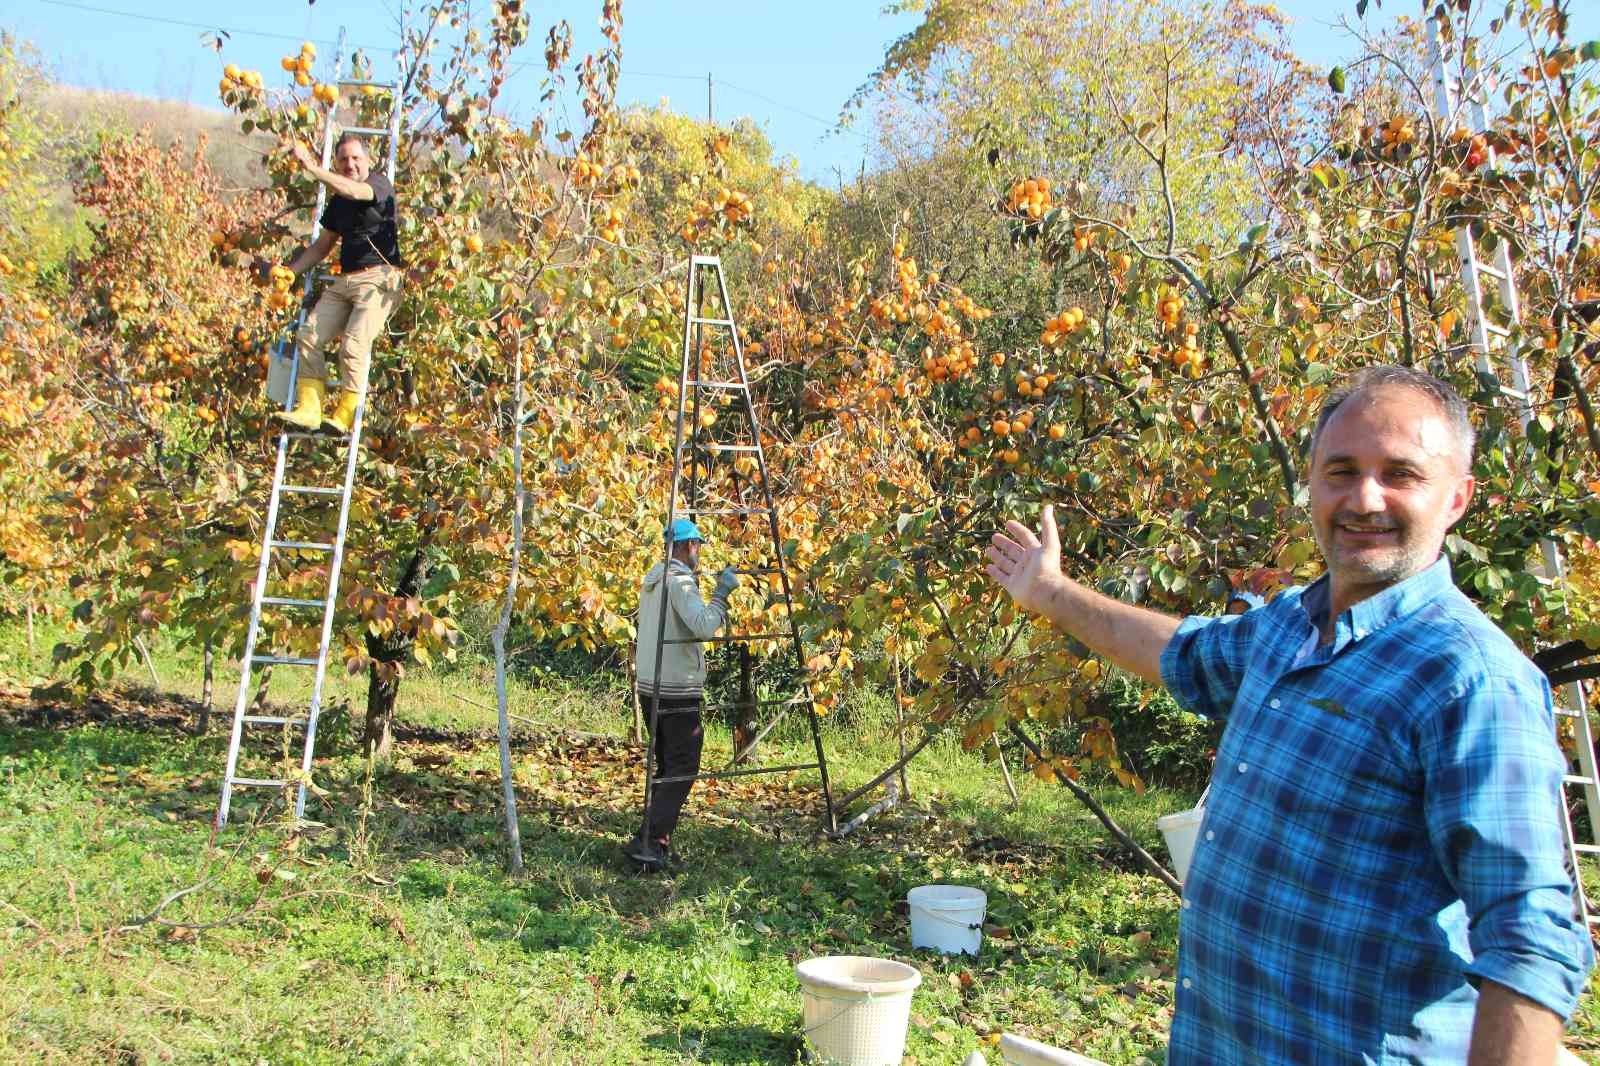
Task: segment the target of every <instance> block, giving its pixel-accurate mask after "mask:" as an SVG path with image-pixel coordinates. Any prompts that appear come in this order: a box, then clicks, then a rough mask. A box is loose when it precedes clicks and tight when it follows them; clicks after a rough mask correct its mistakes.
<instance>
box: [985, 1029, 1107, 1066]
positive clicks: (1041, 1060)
mask: <svg viewBox="0 0 1600 1066" xmlns="http://www.w3.org/2000/svg"><path fill="white" fill-rule="evenodd" d="M1000 1061H1001V1062H1003V1063H1005V1064H1006V1066H1106V1064H1105V1063H1103V1062H1101V1061H1100V1060H1099V1059H1091V1058H1089V1057H1088V1056H1087V1055H1079V1054H1078V1053H1077V1052H1075V1051H1063V1050H1062V1049H1061V1048H1058V1047H1051V1046H1050V1045H1049V1044H1041V1043H1039V1041H1037V1040H1029V1039H1028V1038H1027V1037H1025V1036H1017V1035H1015V1034H1014V1033H1004V1034H1002V1035H1001V1037H1000Z"/></svg>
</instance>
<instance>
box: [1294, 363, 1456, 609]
mask: <svg viewBox="0 0 1600 1066" xmlns="http://www.w3.org/2000/svg"><path fill="white" fill-rule="evenodd" d="M1472 488H1473V479H1472V474H1471V471H1470V470H1468V469H1467V464H1466V459H1465V456H1464V455H1463V454H1462V453H1461V448H1460V445H1459V442H1458V441H1457V440H1456V438H1455V437H1454V435H1453V434H1452V433H1451V431H1450V425H1449V423H1448V422H1447V421H1446V419H1445V416H1444V412H1443V411H1441V410H1440V409H1439V407H1438V405H1437V404H1435V403H1434V401H1433V399H1432V397H1430V396H1428V395H1426V394H1425V393H1422V392H1419V391H1417V390H1416V389H1412V388H1407V387H1405V386H1389V387H1386V388H1385V387H1380V388H1375V389H1372V390H1370V391H1367V392H1363V393H1360V394H1357V395H1355V396H1352V397H1351V398H1350V399H1348V400H1346V401H1345V402H1344V403H1343V404H1341V405H1340V406H1339V408H1338V409H1337V410H1335V411H1334V413H1333V415H1332V416H1331V417H1330V418H1329V419H1328V422H1327V424H1326V425H1324V426H1323V428H1322V433H1321V435H1320V436H1319V437H1318V439H1317V445H1316V450H1315V452H1314V453H1313V454H1312V456H1311V522H1312V526H1313V528H1314V529H1315V531H1316V536H1317V544H1318V546H1320V547H1321V549H1322V556H1323V558H1324V559H1325V560H1327V564H1328V574H1329V577H1330V581H1331V584H1332V588H1331V590H1330V592H1331V594H1332V602H1331V610H1330V613H1329V617H1330V618H1334V617H1337V616H1338V615H1339V614H1340V613H1341V612H1342V611H1343V610H1344V609H1345V608H1347V607H1349V606H1350V605H1351V604H1353V603H1357V602H1359V601H1360V600H1363V599H1366V598H1367V597H1368V596H1371V595H1373V594H1374V593H1377V592H1381V591H1383V590H1384V589H1386V588H1388V587H1389V586H1390V585H1393V584H1395V583H1397V582H1400V581H1404V580H1405V579H1406V578H1408V577H1410V576H1412V575H1413V574H1415V573H1418V572H1419V571H1422V570H1425V569H1426V568H1427V567H1428V566H1429V565H1431V564H1432V563H1433V561H1434V560H1435V559H1437V558H1438V557H1439V549H1440V548H1441V547H1442V546H1443V544H1444V536H1445V534H1446V533H1447V532H1449V530H1450V527H1451V526H1453V525H1455V524H1456V522H1457V521H1458V520H1459V519H1460V518H1461V515H1462V514H1463V513H1464V512H1465V511H1466V509H1467V504H1468V503H1469V502H1470V501H1471V499H1472Z"/></svg>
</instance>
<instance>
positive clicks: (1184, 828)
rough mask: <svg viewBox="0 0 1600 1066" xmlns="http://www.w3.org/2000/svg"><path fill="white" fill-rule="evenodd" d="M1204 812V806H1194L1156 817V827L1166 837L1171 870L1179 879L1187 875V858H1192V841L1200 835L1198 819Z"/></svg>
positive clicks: (1203, 815)
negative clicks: (1170, 856) (1192, 808)
mask: <svg viewBox="0 0 1600 1066" xmlns="http://www.w3.org/2000/svg"><path fill="white" fill-rule="evenodd" d="M1205 814H1206V809H1205V808H1204V807H1196V808H1195V809H1194V810H1192V811H1179V812H1178V813H1176V814H1166V815H1162V816H1161V817H1160V818H1157V819H1156V828H1157V829H1159V830H1161V835H1162V836H1164V837H1166V838H1167V850H1168V851H1169V852H1171V853H1172V871H1173V873H1175V874H1177V875H1178V880H1180V881H1182V880H1185V879H1186V878H1187V877H1188V876H1189V860H1190V859H1192V858H1194V842H1195V841H1196V840H1197V839H1198V838H1199V836H1200V820H1201V819H1202V818H1204V817H1205Z"/></svg>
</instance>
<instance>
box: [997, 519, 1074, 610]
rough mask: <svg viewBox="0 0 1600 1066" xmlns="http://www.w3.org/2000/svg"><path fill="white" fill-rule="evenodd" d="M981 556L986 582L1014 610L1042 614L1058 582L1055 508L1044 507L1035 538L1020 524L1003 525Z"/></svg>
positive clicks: (1058, 547)
mask: <svg viewBox="0 0 1600 1066" xmlns="http://www.w3.org/2000/svg"><path fill="white" fill-rule="evenodd" d="M985 555H986V556H987V558H988V560H989V564H988V565H987V566H985V567H984V572H985V573H986V574H988V575H989V578H990V580H992V581H993V582H994V583H995V584H997V585H999V586H1000V587H1001V588H1003V589H1005V590H1006V592H1007V593H1009V594H1010V596H1011V598H1012V599H1013V600H1015V601H1016V604H1017V606H1018V607H1021V608H1022V609H1023V610H1025V611H1033V612H1034V613H1035V614H1043V613H1045V606H1046V604H1047V603H1048V602H1049V600H1050V594H1051V590H1052V588H1053V587H1054V586H1056V585H1058V584H1059V583H1060V581H1061V538H1060V536H1059V535H1058V534H1057V533H1056V512H1055V508H1054V507H1053V506H1052V505H1050V504H1048V503H1047V504H1045V505H1044V511H1043V512H1042V513H1041V514H1040V516H1039V533H1038V535H1037V536H1035V535H1034V532H1033V530H1031V529H1029V528H1028V527H1027V526H1025V525H1023V524H1022V523H1021V522H1018V521H1015V520H1012V521H1010V522H1007V523H1006V528H1005V532H1004V533H996V534H995V535H994V538H993V539H992V540H991V541H990V543H989V550H988V551H987V552H986V553H985Z"/></svg>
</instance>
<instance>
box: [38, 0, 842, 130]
mask: <svg viewBox="0 0 1600 1066" xmlns="http://www.w3.org/2000/svg"><path fill="white" fill-rule="evenodd" d="M39 3H41V4H49V5H51V6H52V7H64V8H71V9H73V10H76V11H88V12H92V13H94V14H99V15H116V16H119V17H121V18H129V19H136V20H138V21H140V22H155V23H161V24H162V25H167V26H182V27H184V28H185V29H196V30H210V31H212V32H214V33H226V34H228V35H229V36H237V37H261V38H265V39H268V40H274V41H300V40H313V41H316V43H318V44H333V43H334V42H333V41H332V40H329V39H323V40H320V41H318V40H317V39H316V38H312V37H296V36H294V35H292V34H287V33H271V32H268V31H266V30H248V29H241V28H238V27H233V26H219V25H216V24H213V23H209V22H191V21H188V20H186V19H175V18H167V17H166V16H163V15H147V14H144V13H143V12H138V11H121V10H118V9H115V8H109V7H100V6H98V5H95V4H85V3H80V2H78V0H39ZM312 17H313V12H310V11H308V12H307V15H306V24H307V33H308V34H309V32H310V24H311V21H312ZM346 44H348V45H350V46H351V47H354V48H360V49H363V50H365V51H370V52H383V51H385V50H386V46H379V45H368V44H357V43H355V42H353V41H347V42H346ZM536 65H537V63H536V62H535V61H531V60H530V61H529V62H527V63H519V64H516V65H515V66H513V67H512V68H511V71H510V73H513V74H514V73H517V72H519V71H521V70H523V69H526V68H527V67H531V66H536ZM618 73H619V74H620V75H621V76H626V77H635V78H663V79H667V80H671V81H692V82H701V81H705V80H706V79H705V78H704V77H702V76H701V75H699V74H671V73H667V72H665V71H655V70H630V69H623V70H621V71H619V72H618ZM710 80H711V84H712V85H713V86H721V87H722V88H725V89H732V90H733V91H734V92H739V93H744V94H745V95H746V96H752V97H754V98H755V99H757V100H760V101H762V102H763V103H766V104H770V105H771V106H773V107H776V108H779V109H780V110H783V111H787V112H789V113H791V114H795V115H799V116H800V117H801V118H805V119H809V120H811V121H812V122H816V123H819V124H821V125H823V126H827V127H829V128H830V129H832V130H834V131H835V132H839V133H847V134H849V135H850V136H852V137H856V138H859V139H861V140H863V141H864V140H867V138H866V137H865V136H864V135H863V134H861V133H860V132H858V131H856V130H853V129H850V128H848V127H845V126H840V125H839V124H838V123H836V122H834V121H832V120H830V119H826V118H823V117H822V116H820V115H816V114H813V113H811V112H809V111H806V110H804V109H803V108H799V107H795V106H794V105H792V104H786V103H784V102H783V101H781V100H777V99H774V98H773V97H771V96H768V95H767V94H766V93H763V92H760V91H758V90H756V89H751V88H748V87H747V86H743V85H739V84H736V83H734V82H731V81H727V80H726V79H723V78H718V77H715V76H712V77H711V79H710Z"/></svg>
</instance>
